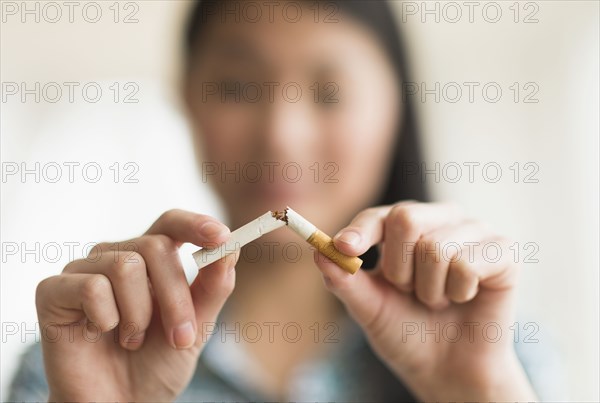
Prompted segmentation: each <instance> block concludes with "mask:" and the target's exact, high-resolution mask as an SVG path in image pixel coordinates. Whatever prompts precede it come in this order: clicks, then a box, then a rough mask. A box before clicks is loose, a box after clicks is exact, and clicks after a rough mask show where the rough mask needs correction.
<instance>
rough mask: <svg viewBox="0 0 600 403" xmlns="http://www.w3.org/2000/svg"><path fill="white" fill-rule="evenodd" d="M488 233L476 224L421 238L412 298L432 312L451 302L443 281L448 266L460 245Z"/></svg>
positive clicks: (417, 252)
mask: <svg viewBox="0 0 600 403" xmlns="http://www.w3.org/2000/svg"><path fill="white" fill-rule="evenodd" d="M487 233H488V230H487V229H485V228H484V227H483V226H482V225H481V224H480V223H478V222H475V221H465V222H463V223H460V224H458V225H448V226H445V227H441V228H438V229H435V230H433V231H430V232H429V233H427V234H425V235H422V236H421V238H420V239H419V241H418V242H417V245H416V247H415V257H414V261H415V267H414V276H415V281H414V285H415V294H416V296H417V298H418V299H419V300H420V301H421V302H423V303H424V304H425V305H427V306H428V307H429V308H431V309H442V308H444V307H446V306H447V305H448V304H449V303H450V300H449V299H448V298H447V296H446V279H447V276H448V269H449V266H450V264H451V262H452V261H453V260H455V259H457V258H458V257H457V255H459V254H460V253H461V249H462V246H463V245H467V244H469V242H473V241H474V240H479V239H485V238H486V237H487Z"/></svg>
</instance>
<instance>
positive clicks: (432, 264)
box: [316, 202, 536, 401]
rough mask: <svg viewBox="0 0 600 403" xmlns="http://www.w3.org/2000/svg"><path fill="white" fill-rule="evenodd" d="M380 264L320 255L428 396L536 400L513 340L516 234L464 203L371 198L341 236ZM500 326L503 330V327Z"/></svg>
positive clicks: (341, 244)
mask: <svg viewBox="0 0 600 403" xmlns="http://www.w3.org/2000/svg"><path fill="white" fill-rule="evenodd" d="M334 242H335V246H336V248H337V249H339V250H340V251H341V252H343V253H345V254H347V255H351V256H358V255H361V254H363V253H365V252H366V251H367V250H368V249H369V248H370V247H371V246H372V245H375V244H377V245H378V247H379V251H380V259H379V262H378V264H377V267H376V269H375V270H374V271H371V272H367V271H363V270H359V271H358V272H357V273H356V274H355V275H351V274H349V273H347V272H345V271H343V270H341V269H340V268H339V267H337V265H335V264H334V263H332V262H331V261H329V260H327V259H326V258H324V257H323V256H322V255H317V256H316V260H317V265H318V266H319V269H320V270H321V272H322V273H323V275H324V278H325V283H326V285H327V287H328V288H329V290H330V291H332V292H333V293H334V294H335V295H336V296H337V297H338V298H339V299H340V300H341V301H342V302H343V304H344V305H345V306H346V308H347V310H348V311H349V313H350V314H351V315H352V317H353V318H354V319H355V320H356V321H357V322H358V324H359V325H360V326H361V327H362V328H363V330H364V332H365V334H366V336H367V338H368V340H369V342H370V344H371V346H372V347H373V349H374V350H375V352H376V353H377V354H378V355H379V357H380V358H381V360H382V361H383V362H385V363H386V364H387V365H388V367H389V368H391V370H392V371H393V372H394V373H395V374H396V375H397V376H398V377H399V378H400V379H401V380H402V381H403V382H404V383H405V384H406V385H407V386H408V387H409V388H411V390H412V391H413V393H414V394H415V395H416V396H417V397H418V398H419V399H422V400H426V401H434V400H444V401H448V400H450V401H451V400H461V401H465V400H470V401H484V400H485V401H490V400H497V401H500V400H501V401H515V400H518V401H522V400H527V401H531V400H536V397H535V393H534V392H533V390H532V388H531V386H530V384H529V381H528V380H527V376H526V375H525V372H524V371H523V368H522V366H521V365H520V363H519V360H518V358H517V357H516V354H515V351H514V348H513V334H512V332H511V331H510V330H509V327H510V326H511V325H512V324H513V311H514V309H513V305H514V299H515V284H516V279H517V265H516V263H515V262H514V261H513V253H512V252H511V251H510V250H509V249H508V248H509V246H510V243H509V242H508V241H507V240H506V239H504V238H502V237H499V236H498V235H496V234H494V233H493V232H491V231H490V230H489V229H487V228H486V227H484V226H483V225H482V224H480V223H479V222H476V221H472V220H468V219H466V218H465V217H464V216H463V215H462V214H461V213H460V212H459V211H458V209H457V208H455V207H454V206H451V205H445V204H435V203H415V202H402V203H398V204H396V205H392V206H383V207H376V208H370V209H367V210H364V211H362V212H361V213H360V214H358V215H357V216H356V217H355V218H354V220H353V221H352V222H351V223H350V224H349V225H348V226H347V227H345V228H344V229H342V230H341V231H340V232H339V233H338V234H337V235H336V236H335V237H334ZM499 332H501V333H499Z"/></svg>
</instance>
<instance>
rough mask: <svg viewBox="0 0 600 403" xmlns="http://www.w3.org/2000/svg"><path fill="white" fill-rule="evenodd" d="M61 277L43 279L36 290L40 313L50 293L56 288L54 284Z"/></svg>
mask: <svg viewBox="0 0 600 403" xmlns="http://www.w3.org/2000/svg"><path fill="white" fill-rule="evenodd" d="M58 277H59V276H52V277H48V278H45V279H43V280H42V281H40V282H39V283H38V285H37V287H36V288H35V303H36V307H37V310H38V312H39V311H40V307H42V306H44V305H45V303H46V298H47V296H48V291H49V290H51V289H52V288H53V287H54V283H55V282H56V280H57V279H58Z"/></svg>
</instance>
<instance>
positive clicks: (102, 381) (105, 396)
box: [36, 210, 238, 401]
mask: <svg viewBox="0 0 600 403" xmlns="http://www.w3.org/2000/svg"><path fill="white" fill-rule="evenodd" d="M228 237H229V229H228V228H227V227H226V226H225V225H223V224H221V223H220V222H218V221H217V220H216V219H214V218H211V217H208V216H204V215H199V214H194V213H190V212H186V211H181V210H172V211H168V212H166V213H164V214H163V215H162V216H161V217H160V218H159V219H158V220H157V221H156V222H155V223H154V224H153V225H152V226H151V227H150V229H149V230H148V231H147V232H146V233H145V234H144V235H143V236H141V237H139V238H136V239H133V240H130V241H127V242H121V243H114V244H109V243H104V244H99V245H97V246H96V247H95V248H94V249H93V250H92V251H91V253H90V255H89V256H88V258H86V259H82V260H76V261H74V262H71V263H69V264H68V265H67V266H66V267H65V269H64V270H63V273H62V274H60V275H57V276H54V277H50V278H47V279H45V280H43V281H42V282H41V283H40V284H39V285H38V288H37V292H36V305H37V312H38V319H39V322H40V328H41V329H42V347H43V352H44V362H45V367H46V374H47V377H48V385H49V388H50V396H49V398H50V401H134V400H135V401H144V400H153V401H168V400H173V399H174V398H175V397H176V396H177V395H178V394H179V393H181V392H182V391H183V389H184V388H185V387H186V386H187V384H188V383H189V381H190V379H191V377H192V375H193V373H194V370H195V368H196V362H197V359H198V356H199V354H200V352H201V350H202V348H203V346H204V344H205V343H206V341H207V338H208V335H207V334H206V332H205V331H203V329H207V327H205V326H203V324H206V323H210V322H214V321H215V320H216V318H217V315H218V313H219V311H220V310H221V308H222V307H223V304H224V303H225V300H226V299H227V297H228V296H229V295H230V294H231V292H232V291H233V288H234V285H235V270H234V266H235V264H236V261H237V258H238V255H237V254H234V255H230V256H228V257H226V258H225V259H220V260H219V261H217V262H215V263H213V264H212V265H210V266H208V267H206V268H205V269H203V270H201V271H200V272H199V273H198V276H197V277H196V279H195V280H194V282H193V283H192V284H191V285H188V283H187V281H186V278H185V274H184V271H183V268H182V265H181V262H180V260H179V256H178V248H179V247H180V246H181V244H182V243H184V242H190V243H193V244H196V245H199V246H215V244H220V243H222V242H224V241H226V240H227V238H228Z"/></svg>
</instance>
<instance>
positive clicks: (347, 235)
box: [334, 231, 360, 246]
mask: <svg viewBox="0 0 600 403" xmlns="http://www.w3.org/2000/svg"><path fill="white" fill-rule="evenodd" d="M334 239H335V240H336V241H338V242H343V243H345V244H348V245H350V246H358V244H359V243H360V234H359V233H358V232H356V231H340V232H338V233H337V235H336V236H335V238H334Z"/></svg>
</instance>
